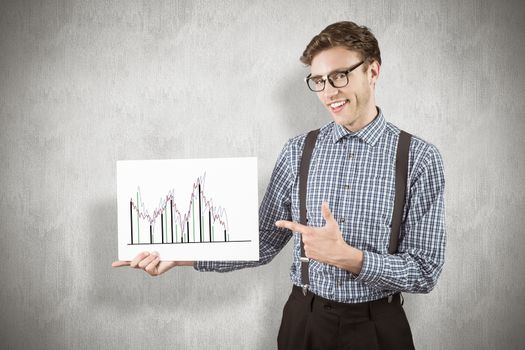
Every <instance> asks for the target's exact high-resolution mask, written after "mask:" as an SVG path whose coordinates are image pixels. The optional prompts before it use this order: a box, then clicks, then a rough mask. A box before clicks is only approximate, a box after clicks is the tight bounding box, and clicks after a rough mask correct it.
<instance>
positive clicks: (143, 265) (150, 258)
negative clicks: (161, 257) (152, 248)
mask: <svg viewBox="0 0 525 350" xmlns="http://www.w3.org/2000/svg"><path fill="white" fill-rule="evenodd" d="M156 258H158V254H155V253H151V254H150V255H149V256H148V257H146V258H144V259H142V260H141V261H139V264H138V267H139V268H141V269H145V268H146V266H148V265H149V264H150V263H151V262H152V261H153V260H155V259H156Z"/></svg>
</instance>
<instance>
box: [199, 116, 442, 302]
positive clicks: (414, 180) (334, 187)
mask: <svg viewBox="0 0 525 350" xmlns="http://www.w3.org/2000/svg"><path fill="white" fill-rule="evenodd" d="M378 110H379V114H378V115H377V116H376V118H375V119H374V120H373V121H372V122H371V123H370V124H368V125H367V126H365V127H364V128H362V129H361V130H359V131H357V132H351V131H348V130H347V129H345V128H344V127H342V126H340V125H337V124H335V123H334V122H331V123H328V124H327V125H325V126H323V127H322V128H321V130H320V133H319V136H318V139H317V143H316V146H315V148H314V151H313V154H312V160H311V164H310V173H309V177H308V193H307V204H306V206H307V213H308V224H309V225H310V226H316V227H320V226H323V225H324V224H325V223H324V219H323V217H322V214H321V203H322V201H323V200H327V201H328V203H329V206H330V209H331V211H332V213H333V215H334V217H335V219H336V220H337V222H338V223H339V227H340V229H341V232H342V234H343V239H344V240H345V241H346V242H347V243H348V244H350V245H352V246H353V247H356V248H358V249H361V250H362V251H363V253H364V256H363V267H362V270H361V272H360V273H359V275H354V274H352V273H351V272H350V271H347V270H343V269H340V268H337V267H335V266H332V265H327V264H324V263H320V262H317V261H315V260H310V269H309V274H310V290H311V291H312V292H313V293H315V294H317V295H320V296H322V297H324V298H327V299H331V300H335V301H339V302H345V303H358V302H365V301H370V300H375V299H379V298H382V297H385V296H388V295H390V294H393V293H394V292H397V291H402V292H409V293H428V292H429V291H430V290H432V288H433V287H434V286H435V284H436V282H437V279H438V277H439V275H440V273H441V270H442V267H443V263H444V258H445V241H446V237H445V219H444V213H445V211H444V198H443V197H444V189H445V178H444V169H443V162H442V158H441V155H440V153H439V151H438V150H437V148H436V147H435V146H434V145H432V144H430V143H428V142H425V141H424V140H422V139H420V138H418V137H416V136H412V141H411V143H410V149H409V152H410V153H409V162H408V166H409V172H408V177H409V179H408V183H407V190H406V202H405V206H404V210H403V220H402V225H401V233H400V239H399V246H398V247H399V248H398V252H397V253H396V254H393V255H390V254H388V245H389V239H390V227H391V223H392V211H393V206H394V196H395V185H394V181H395V160H396V150H397V141H398V138H399V132H400V130H399V128H397V127H396V126H394V125H393V124H391V123H388V122H386V121H385V118H384V116H383V114H382V112H381V110H380V109H378ZM305 137H306V133H305V134H302V135H300V136H297V137H294V138H292V139H290V140H289V141H288V142H287V143H286V144H285V146H284V148H283V150H282V151H281V154H280V155H279V158H278V160H277V163H276V165H275V168H274V170H273V173H272V177H271V180H270V184H269V186H268V189H267V191H266V194H265V196H264V198H263V201H262V203H261V206H260V209H259V231H260V232H259V234H260V243H259V244H260V260H259V261H251V262H227V261H224V262H218V261H215V262H205V261H199V262H195V264H194V267H195V269H197V270H199V271H218V272H227V271H231V270H235V269H240V268H245V267H254V266H258V265H262V264H266V263H268V262H270V261H271V260H272V259H273V258H274V257H275V256H276V255H277V254H278V253H279V252H280V251H281V249H282V248H283V247H284V246H285V245H286V243H287V242H288V241H289V240H290V238H292V237H293V239H294V245H293V263H292V267H291V273H290V277H291V280H292V283H294V284H295V285H298V286H300V285H301V270H300V261H299V256H300V235H299V234H297V233H295V234H292V233H291V232H290V231H288V230H285V229H280V228H277V227H276V226H275V222H276V221H277V220H293V221H296V222H299V163H300V160H301V155H302V151H303V145H304V141H305Z"/></svg>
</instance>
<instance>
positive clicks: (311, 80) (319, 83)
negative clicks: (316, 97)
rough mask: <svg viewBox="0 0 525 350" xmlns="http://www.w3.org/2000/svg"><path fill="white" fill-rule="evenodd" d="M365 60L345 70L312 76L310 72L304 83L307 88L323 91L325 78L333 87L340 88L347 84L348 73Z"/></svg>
mask: <svg viewBox="0 0 525 350" xmlns="http://www.w3.org/2000/svg"><path fill="white" fill-rule="evenodd" d="M365 61H366V60H363V61H361V62H359V63H357V64H354V65H353V66H352V67H350V68H348V69H346V70H341V71H335V72H332V73H330V74H328V75H322V76H321V75H316V76H314V77H312V74H308V76H307V77H306V78H304V81H306V85H308V88H309V89H310V90H312V91H313V92H321V91H323V90H324V88H325V85H326V81H327V80H328V82H329V83H330V85H332V86H333V87H334V88H336V89H337V88H342V87H345V86H347V85H348V74H349V73H350V72H351V71H353V70H354V69H356V68H357V67H359V66H360V65H362V64H363V63H365Z"/></svg>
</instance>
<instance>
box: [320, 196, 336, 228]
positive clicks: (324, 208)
mask: <svg viewBox="0 0 525 350" xmlns="http://www.w3.org/2000/svg"><path fill="white" fill-rule="evenodd" d="M321 212H322V213H323V218H324V219H325V221H326V222H327V223H328V222H330V221H335V218H334V216H333V215H332V212H331V211H330V207H329V206H328V202H326V201H323V204H322V205H321Z"/></svg>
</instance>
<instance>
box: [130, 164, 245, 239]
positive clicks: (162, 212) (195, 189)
mask: <svg viewBox="0 0 525 350" xmlns="http://www.w3.org/2000/svg"><path fill="white" fill-rule="evenodd" d="M205 179H206V174H203V176H201V177H199V178H197V179H196V181H195V182H194V183H193V185H192V192H191V196H190V199H189V200H188V201H187V204H186V206H185V207H180V208H179V206H178V204H177V198H175V195H174V190H170V191H168V193H167V194H166V195H165V196H164V197H163V198H162V200H161V201H160V202H161V206H160V207H158V208H155V209H154V210H153V211H152V214H149V211H148V210H147V208H146V206H145V205H144V203H143V202H141V200H140V199H141V192H140V188H137V192H136V194H135V196H133V197H131V199H130V201H129V220H130V241H129V243H128V244H129V245H140V244H185V243H225V242H232V241H231V240H230V239H229V234H228V233H229V232H228V216H227V213H226V209H224V208H223V207H220V206H215V205H214V204H213V199H212V198H211V197H209V196H207V195H206V193H205V189H204V185H205ZM159 231H160V232H159ZM141 232H142V235H141ZM249 241H250V240H234V242H249Z"/></svg>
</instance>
